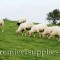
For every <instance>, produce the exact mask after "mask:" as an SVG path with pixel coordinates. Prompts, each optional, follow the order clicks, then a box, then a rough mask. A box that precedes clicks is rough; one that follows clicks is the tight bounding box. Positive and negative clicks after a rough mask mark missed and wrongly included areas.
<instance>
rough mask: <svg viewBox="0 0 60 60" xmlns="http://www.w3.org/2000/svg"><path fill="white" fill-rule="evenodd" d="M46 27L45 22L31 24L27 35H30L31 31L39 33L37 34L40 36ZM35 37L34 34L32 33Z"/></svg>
mask: <svg viewBox="0 0 60 60" xmlns="http://www.w3.org/2000/svg"><path fill="white" fill-rule="evenodd" d="M46 28H47V25H45V24H37V25H33V26H32V27H31V30H30V31H29V32H28V34H29V36H31V35H32V33H34V32H37V33H38V34H39V36H40V37H41V33H42V32H43V31H44V30H45V29H46ZM34 37H35V34H34Z"/></svg>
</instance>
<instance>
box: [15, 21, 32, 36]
mask: <svg viewBox="0 0 60 60" xmlns="http://www.w3.org/2000/svg"><path fill="white" fill-rule="evenodd" d="M32 26H33V23H32V22H25V23H22V24H21V25H20V26H19V27H18V29H17V31H16V33H17V34H18V33H21V32H23V31H25V30H30V29H31V27H32ZM25 36H26V34H25Z"/></svg>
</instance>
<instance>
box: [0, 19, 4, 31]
mask: <svg viewBox="0 0 60 60" xmlns="http://www.w3.org/2000/svg"><path fill="white" fill-rule="evenodd" d="M0 25H1V26H2V32H3V31H4V19H2V20H0Z"/></svg>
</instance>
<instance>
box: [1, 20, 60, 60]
mask: <svg viewBox="0 0 60 60" xmlns="http://www.w3.org/2000/svg"><path fill="white" fill-rule="evenodd" d="M17 28H18V26H17V25H16V22H12V21H5V28H4V29H5V30H4V32H3V33H2V32H1V28H0V51H9V50H11V51H14V50H15V49H16V50H17V51H18V50H20V51H25V50H27V51H30V50H31V51H35V52H36V51H41V52H42V51H46V50H47V49H49V50H50V51H53V50H54V51H58V52H60V42H58V41H57V40H56V39H53V38H51V39H46V38H45V39H44V38H39V37H38V36H37V37H35V38H34V37H25V36H21V35H20V34H19V35H16V33H15V31H16V30H17ZM54 51H53V52H54ZM0 60H60V54H59V53H58V54H55V53H53V55H51V54H44V56H41V55H40V54H39V55H38V56H37V54H32V55H30V54H29V53H28V54H24V53H23V54H17V55H15V54H11V55H8V54H0Z"/></svg>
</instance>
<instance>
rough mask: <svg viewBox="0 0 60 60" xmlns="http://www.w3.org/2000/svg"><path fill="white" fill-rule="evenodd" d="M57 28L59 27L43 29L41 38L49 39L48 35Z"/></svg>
mask: <svg viewBox="0 0 60 60" xmlns="http://www.w3.org/2000/svg"><path fill="white" fill-rule="evenodd" d="M57 28H59V27H58V26H52V27H47V28H46V29H45V31H44V32H43V33H42V36H43V37H48V38H49V36H50V34H51V33H52V32H53V31H54V30H55V29H57Z"/></svg>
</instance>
